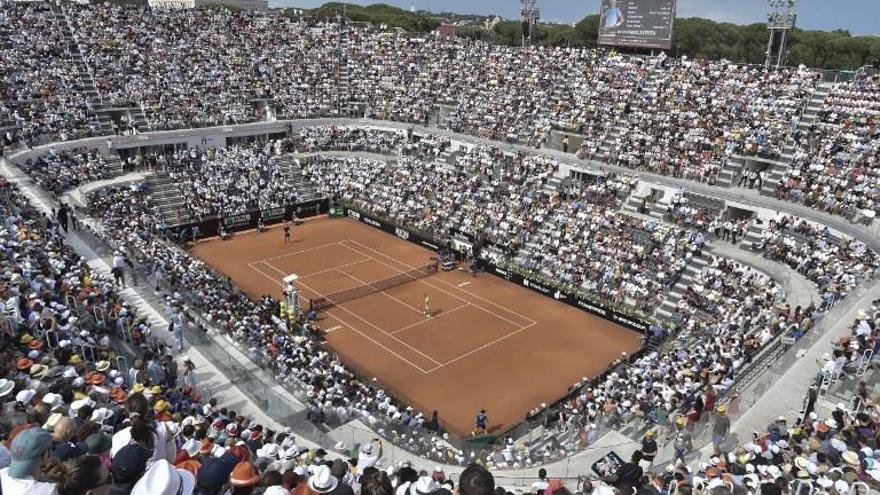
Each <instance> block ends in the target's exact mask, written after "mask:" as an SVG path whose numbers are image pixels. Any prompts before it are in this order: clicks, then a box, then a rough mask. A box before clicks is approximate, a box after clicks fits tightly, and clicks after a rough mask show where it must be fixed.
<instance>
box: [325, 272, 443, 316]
mask: <svg viewBox="0 0 880 495" xmlns="http://www.w3.org/2000/svg"><path fill="white" fill-rule="evenodd" d="M437 266H438V264H437V262H436V261H434V262H431V263H428V264H427V265H424V266H420V267H418V268H413V269H412V270H410V271H408V272H403V273H398V274H397V275H393V276H391V277H388V278H383V279H381V280H376V281H375V282H368V283H365V284H363V285H358V286H356V287H352V288H350V289H345V290H341V291H339V292H334V293H332V294H327V295H325V296H323V297H316V298H313V299H309V303H310V304H311V308H312V309H314V310H321V309H327V308H330V307H332V306H336V305H337V304H342V303H344V302H348V301H352V300H354V299H360V298H361V297H366V296H369V295H370V294H375V293H377V292H381V291H383V290H387V289H390V288H392V287H397V286H398V285H403V284H406V283H409V282H413V281H416V280H419V279H421V278H425V277H427V276H428V275H433V274H435V273H437Z"/></svg>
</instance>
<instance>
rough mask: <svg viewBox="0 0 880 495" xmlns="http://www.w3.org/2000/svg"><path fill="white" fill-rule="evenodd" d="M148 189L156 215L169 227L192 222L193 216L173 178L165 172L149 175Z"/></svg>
mask: <svg viewBox="0 0 880 495" xmlns="http://www.w3.org/2000/svg"><path fill="white" fill-rule="evenodd" d="M147 188H148V190H149V191H150V195H151V196H152V199H153V204H154V205H155V208H156V213H157V214H158V215H159V217H160V218H161V219H162V221H163V222H165V225H167V226H169V227H176V226H178V225H183V224H186V223H190V222H192V220H193V219H192V216H190V214H189V211H188V210H187V209H186V206H185V205H184V202H183V198H181V197H180V191H178V189H177V188H176V187H175V186H174V182H173V181H172V180H171V177H169V176H168V174H167V173H165V172H155V173H152V174H148V175H147Z"/></svg>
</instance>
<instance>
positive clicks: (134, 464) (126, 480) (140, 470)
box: [110, 443, 152, 485]
mask: <svg viewBox="0 0 880 495" xmlns="http://www.w3.org/2000/svg"><path fill="white" fill-rule="evenodd" d="M150 457H152V454H151V453H150V451H149V450H147V449H146V448H144V447H143V446H141V445H138V444H135V443H130V444H128V445H126V446H125V447H122V448H121V449H119V452H117V453H116V455H115V456H113V462H112V463H111V469H110V473H111V474H112V475H113V484H121V485H126V484H127V485H132V484H134V483H135V482H136V481H137V480H138V479H139V478H140V477H141V476H142V475H143V474H144V471H146V470H147V461H149V460H150Z"/></svg>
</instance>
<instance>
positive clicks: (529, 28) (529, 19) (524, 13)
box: [519, 0, 541, 46]
mask: <svg viewBox="0 0 880 495" xmlns="http://www.w3.org/2000/svg"><path fill="white" fill-rule="evenodd" d="M519 4H520V9H519V16H520V19H521V20H522V46H527V44H528V45H531V44H532V35H533V34H534V32H535V25H536V24H537V23H538V19H539V18H540V17H541V10H540V9H538V0H520V2H519Z"/></svg>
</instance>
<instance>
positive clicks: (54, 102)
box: [0, 2, 99, 143]
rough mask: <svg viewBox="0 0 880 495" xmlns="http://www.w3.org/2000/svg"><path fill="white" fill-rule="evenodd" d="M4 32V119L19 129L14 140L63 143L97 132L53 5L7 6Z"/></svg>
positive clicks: (0, 61)
mask: <svg viewBox="0 0 880 495" xmlns="http://www.w3.org/2000/svg"><path fill="white" fill-rule="evenodd" d="M0 29H2V31H3V33H4V42H3V43H2V44H0V120H3V121H5V122H8V123H10V124H12V125H13V126H14V127H15V128H16V131H15V133H16V136H15V138H16V139H17V140H22V141H26V142H31V143H36V142H42V141H44V140H46V139H58V140H62V141H65V140H68V139H75V138H77V137H80V136H83V135H90V134H94V133H95V132H97V131H98V129H99V126H98V122H97V120H96V119H95V118H94V115H93V114H92V112H91V110H92V104H91V102H90V101H89V98H88V96H87V94H86V93H85V92H84V91H82V90H81V89H79V88H78V85H79V81H78V78H77V72H78V68H77V66H76V65H75V64H74V63H72V61H71V60H70V46H69V44H68V41H67V40H66V39H65V38H64V36H63V33H62V30H61V28H60V26H59V21H58V20H57V19H56V18H55V17H54V15H53V14H52V12H51V10H50V9H49V6H48V5H47V4H43V3H39V2H26V3H18V2H10V3H4V4H3V6H2V7H0Z"/></svg>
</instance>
